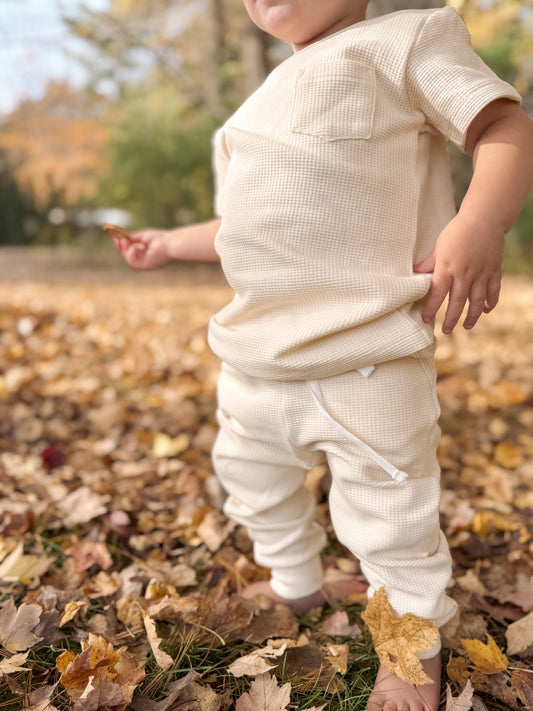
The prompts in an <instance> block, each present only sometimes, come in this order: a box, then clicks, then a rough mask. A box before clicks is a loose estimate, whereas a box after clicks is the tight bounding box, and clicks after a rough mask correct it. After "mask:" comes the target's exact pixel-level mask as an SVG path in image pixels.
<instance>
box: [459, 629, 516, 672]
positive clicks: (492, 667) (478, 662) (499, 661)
mask: <svg viewBox="0 0 533 711" xmlns="http://www.w3.org/2000/svg"><path fill="white" fill-rule="evenodd" d="M487 640H488V642H487V644H484V643H483V642H481V641H480V640H479V639H462V640H461V643H462V645H463V647H464V648H465V649H466V652H467V654H468V656H469V657H470V659H471V660H472V662H473V663H474V665H475V667H476V668H477V669H479V671H481V672H483V674H498V673H499V672H502V671H505V670H506V669H507V667H508V666H509V660H508V659H507V657H506V656H505V654H504V653H503V652H502V651H501V650H500V649H499V647H498V645H497V644H496V642H495V641H494V639H493V638H492V637H491V636H490V634H487Z"/></svg>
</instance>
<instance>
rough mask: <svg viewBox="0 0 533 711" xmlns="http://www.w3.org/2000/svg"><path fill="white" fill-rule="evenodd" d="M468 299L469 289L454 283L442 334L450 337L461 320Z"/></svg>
mask: <svg viewBox="0 0 533 711" xmlns="http://www.w3.org/2000/svg"><path fill="white" fill-rule="evenodd" d="M467 299H468V289H466V288H465V287H462V286H461V285H458V284H456V283H454V284H453V285H452V288H451V289H450V295H449V298H448V307H447V308H446V314H445V316H444V321H443V323H442V332H443V333H445V334H447V335H449V334H450V333H451V332H452V331H453V329H454V328H455V326H456V324H457V321H459V319H460V318H461V314H462V313H463V309H464V307H465V304H466V301H467Z"/></svg>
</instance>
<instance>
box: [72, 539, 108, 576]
mask: <svg viewBox="0 0 533 711" xmlns="http://www.w3.org/2000/svg"><path fill="white" fill-rule="evenodd" d="M65 553H66V554H67V555H70V556H72V558H73V560H74V570H76V572H78V573H82V572H83V571H84V570H89V568H91V567H92V566H93V565H97V566H98V567H100V568H102V569H103V570H107V568H110V567H111V565H112V564H113V559H112V558H111V555H110V554H109V551H108V549H107V546H106V544H105V543H102V542H98V541H88V540H83V541H76V543H74V544H73V545H70V546H69V547H68V548H67V549H66V550H65Z"/></svg>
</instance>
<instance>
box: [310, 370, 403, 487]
mask: <svg viewBox="0 0 533 711" xmlns="http://www.w3.org/2000/svg"><path fill="white" fill-rule="evenodd" d="M373 370H374V366H369V367H368V368H362V369H361V370H360V371H359V372H360V373H361V375H363V376H364V377H365V378H367V377H368V375H370V374H371V373H372V371H373ZM362 371H366V372H368V375H365V373H364V372H362ZM307 384H308V385H309V388H310V390H311V395H312V396H313V400H314V401H315V403H316V406H317V407H318V409H319V410H320V412H321V413H322V414H323V415H324V417H326V418H327V419H328V420H329V421H330V422H331V424H332V425H333V427H335V429H336V430H337V431H338V432H340V433H341V434H342V435H344V437H346V438H347V439H349V440H351V441H352V442H353V443H354V444H356V445H357V446H358V447H359V448H360V449H362V450H363V451H364V452H366V453H367V454H368V456H369V457H370V458H371V459H373V460H374V462H376V464H377V465H378V466H380V467H381V468H382V469H384V470H385V471H386V472H387V474H389V475H390V477H391V478H392V479H394V481H397V482H398V483H399V484H402V483H403V482H404V481H405V480H406V479H407V474H406V473H405V472H402V471H400V470H399V469H396V467H395V466H394V465H393V464H390V463H389V462H387V460H386V459H383V457H382V456H381V455H380V454H378V453H377V452H376V451H374V450H373V449H372V448H371V447H369V446H368V444H365V443H364V442H363V441H361V440H360V439H359V437H356V436H355V435H354V434H353V433H352V432H350V431H349V430H347V429H346V427H343V426H342V425H341V424H340V423H339V422H337V420H334V419H333V417H332V416H331V415H330V414H329V412H328V411H327V410H326V408H325V407H324V401H323V399H322V392H321V390H320V385H319V384H318V382H317V381H316V380H309V381H308V383H307Z"/></svg>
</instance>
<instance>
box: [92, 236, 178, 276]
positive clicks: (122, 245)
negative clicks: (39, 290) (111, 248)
mask: <svg viewBox="0 0 533 711" xmlns="http://www.w3.org/2000/svg"><path fill="white" fill-rule="evenodd" d="M104 231H105V232H106V234H107V235H109V237H111V239H112V240H113V242H114V243H115V246H116V248H117V249H118V250H119V252H120V253H121V254H122V256H123V257H124V259H125V260H126V262H127V263H128V264H129V265H130V267H133V268H134V269H157V268H158V267H162V266H163V265H165V264H166V263H167V262H168V261H169V255H168V251H167V244H166V231H165V230H154V229H148V230H142V231H140V232H134V233H133V234H131V235H130V234H128V233H127V232H124V230H122V229H120V228H117V227H115V226H114V225H104Z"/></svg>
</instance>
